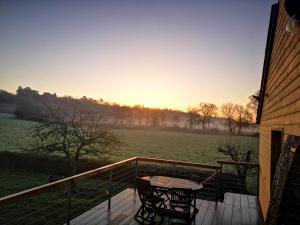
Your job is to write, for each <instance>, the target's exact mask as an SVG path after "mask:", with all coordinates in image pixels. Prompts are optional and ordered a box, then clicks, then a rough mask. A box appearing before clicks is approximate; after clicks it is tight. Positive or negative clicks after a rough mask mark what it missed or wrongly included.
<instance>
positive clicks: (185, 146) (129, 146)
mask: <svg viewBox="0 0 300 225" xmlns="http://www.w3.org/2000/svg"><path fill="white" fill-rule="evenodd" d="M34 124H35V123H34V122H30V121H24V120H17V119H15V118H14V116H13V115H11V114H0V150H1V151H5V150H7V151H20V150H19V149H20V148H24V147H26V146H28V144H29V143H30V141H31V138H30V135H29V131H30V128H31V127H32V126H33V125H34ZM114 132H115V133H116V134H118V135H119V136H120V137H121V138H122V140H123V142H124V143H126V145H124V146H122V147H121V149H119V150H117V151H115V152H113V153H112V155H111V157H110V158H109V160H111V161H118V160H122V159H126V158H129V157H133V156H147V157H158V158H163V159H174V160H184V161H193V162H198V163H210V164H215V163H216V161H217V160H221V159H229V158H228V156H224V155H223V154H220V153H219V152H218V151H217V148H216V146H217V139H218V138H220V137H219V136H218V135H208V134H195V133H183V132H167V131H157V130H138V129H117V130H114ZM221 138H224V136H222V137H221ZM236 138H237V139H240V141H241V142H243V143H247V144H248V145H250V146H252V149H253V151H254V152H257V151H258V138H256V137H236Z"/></svg>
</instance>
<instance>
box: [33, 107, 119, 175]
mask: <svg viewBox="0 0 300 225" xmlns="http://www.w3.org/2000/svg"><path fill="white" fill-rule="evenodd" d="M70 112H72V113H70ZM31 135H32V137H33V138H34V139H33V140H34V142H33V143H32V148H30V149H29V151H34V152H43V153H48V154H49V153H62V154H63V155H64V156H65V158H66V159H67V161H68V163H69V165H70V168H71V169H72V174H76V172H77V165H78V160H79V159H80V158H81V157H84V156H93V157H96V158H100V159H105V158H107V156H108V155H109V154H110V153H111V151H113V150H114V149H116V148H118V147H120V145H121V144H122V143H121V140H120V139H119V137H118V136H116V135H115V134H113V133H112V132H110V131H109V129H108V127H107V126H106V125H104V123H103V121H102V118H101V116H99V114H96V113H94V112H93V111H91V110H89V109H83V108H79V106H78V105H74V107H72V110H71V109H69V110H68V111H62V110H59V108H57V109H53V108H49V107H48V112H47V119H46V120H45V121H43V122H39V123H38V124H37V125H36V126H35V127H34V128H33V129H32V131H31Z"/></svg>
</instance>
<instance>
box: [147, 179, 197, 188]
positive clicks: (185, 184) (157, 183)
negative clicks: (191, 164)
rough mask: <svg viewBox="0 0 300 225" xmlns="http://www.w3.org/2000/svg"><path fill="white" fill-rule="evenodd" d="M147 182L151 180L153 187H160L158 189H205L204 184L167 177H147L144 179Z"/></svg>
mask: <svg viewBox="0 0 300 225" xmlns="http://www.w3.org/2000/svg"><path fill="white" fill-rule="evenodd" d="M143 179H145V180H149V181H150V184H151V186H154V187H158V188H166V189H171V188H186V189H191V190H193V191H199V190H200V189H202V188H203V185H202V184H199V183H197V182H194V181H191V180H186V179H181V178H175V177H165V176H146V177H143Z"/></svg>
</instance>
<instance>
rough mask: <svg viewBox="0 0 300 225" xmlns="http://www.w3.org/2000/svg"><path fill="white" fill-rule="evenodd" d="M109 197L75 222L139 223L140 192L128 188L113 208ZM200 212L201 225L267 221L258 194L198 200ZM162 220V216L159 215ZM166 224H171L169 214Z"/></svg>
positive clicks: (116, 198) (91, 224)
mask: <svg viewBox="0 0 300 225" xmlns="http://www.w3.org/2000/svg"><path fill="white" fill-rule="evenodd" d="M107 205H108V204H107V201H106V202H103V203H101V204H99V205H98V206H96V207H94V208H92V209H90V210H89V211H87V212H85V213H83V214H81V215H80V216H78V217H76V218H74V219H73V220H72V221H71V224H72V225H75V224H81V225H96V224H97V225H102V224H103V225H138V224H139V223H138V222H137V221H135V219H134V214H135V212H136V211H137V210H138V208H139V206H140V201H139V198H138V195H137V193H135V191H134V190H133V189H126V190H124V191H122V192H120V193H119V194H117V195H115V196H113V197H112V199H111V209H110V210H109V209H108V207H107ZM197 207H198V209H199V213H198V214H197V217H196V224H197V225H259V224H263V223H262V222H261V218H260V216H259V213H258V203H257V199H256V197H255V196H250V195H241V194H233V193H226V194H225V199H224V202H223V203H222V202H218V203H216V202H211V201H205V200H200V199H198V200H197ZM158 220H159V219H158ZM164 221H165V222H164V223H163V224H168V218H165V220H164Z"/></svg>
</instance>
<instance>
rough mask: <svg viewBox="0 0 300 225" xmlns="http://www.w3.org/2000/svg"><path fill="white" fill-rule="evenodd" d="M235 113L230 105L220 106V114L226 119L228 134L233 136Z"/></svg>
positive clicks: (234, 109) (234, 108)
mask: <svg viewBox="0 0 300 225" xmlns="http://www.w3.org/2000/svg"><path fill="white" fill-rule="evenodd" d="M235 112H236V107H235V106H234V105H233V104H232V103H226V104H223V105H222V106H221V113H222V114H223V115H224V116H225V117H226V119H227V125H228V129H229V133H230V134H233V131H234V123H235V120H234V117H235Z"/></svg>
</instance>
